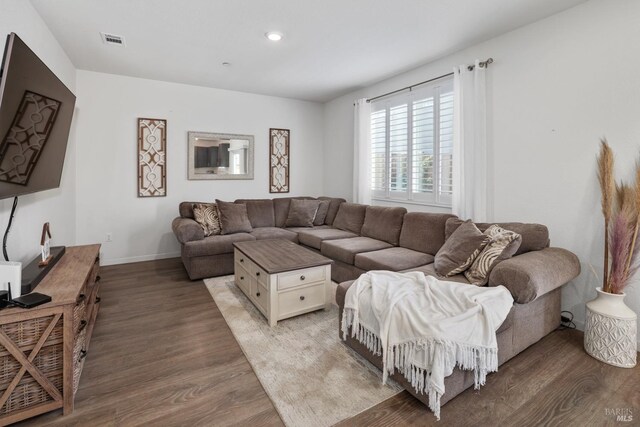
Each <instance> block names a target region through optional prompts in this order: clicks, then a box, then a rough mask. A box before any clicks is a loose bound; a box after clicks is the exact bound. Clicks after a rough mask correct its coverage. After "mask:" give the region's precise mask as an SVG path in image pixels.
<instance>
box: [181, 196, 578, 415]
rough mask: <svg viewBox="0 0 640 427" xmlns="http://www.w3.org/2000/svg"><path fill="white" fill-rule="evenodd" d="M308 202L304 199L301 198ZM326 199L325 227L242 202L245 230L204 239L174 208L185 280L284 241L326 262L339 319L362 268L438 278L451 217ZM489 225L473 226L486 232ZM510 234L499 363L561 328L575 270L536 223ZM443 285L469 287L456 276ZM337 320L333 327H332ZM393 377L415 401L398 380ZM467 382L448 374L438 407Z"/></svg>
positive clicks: (468, 376)
mask: <svg viewBox="0 0 640 427" xmlns="http://www.w3.org/2000/svg"><path fill="white" fill-rule="evenodd" d="M300 198H303V199H311V198H310V197H300ZM319 199H322V200H330V205H329V211H328V213H327V217H326V220H325V223H324V224H322V225H319V226H314V227H312V228H304V227H292V228H285V227H284V225H285V222H286V218H287V214H288V210H289V203H290V201H291V198H279V199H273V200H269V199H263V200H237V201H236V203H245V204H246V205H247V213H248V216H249V220H250V222H251V224H252V226H253V227H254V230H253V231H252V232H251V233H237V234H231V235H225V236H211V237H207V238H205V237H204V234H203V231H202V228H201V227H200V226H199V225H198V224H197V223H196V222H195V221H194V220H193V212H192V210H191V206H192V203H190V202H184V203H181V204H180V217H178V218H176V219H175V220H174V221H173V230H174V233H175V234H176V237H177V238H178V240H179V241H180V243H181V245H182V260H183V262H184V265H185V268H186V269H187V272H188V274H189V277H190V278H191V279H198V278H204V277H211V276H218V275H224V274H231V273H233V242H236V241H243V240H256V239H270V238H284V239H288V240H291V241H293V242H296V243H299V244H300V245H302V246H305V247H307V248H309V249H311V250H314V251H316V252H319V253H322V254H323V255H325V256H327V257H329V258H331V259H332V260H333V261H334V263H333V265H332V269H331V276H332V279H333V280H334V281H336V282H338V283H339V286H338V288H337V291H336V301H337V303H338V305H339V308H340V310H339V312H340V316H342V308H343V305H344V299H345V294H346V292H347V289H348V288H349V286H351V284H352V283H353V280H354V279H356V278H357V277H358V276H360V274H362V273H364V272H366V271H369V270H392V271H401V272H403V271H421V272H423V273H425V274H427V275H432V276H437V274H436V273H435V270H434V267H433V261H434V257H435V255H436V253H437V252H438V250H439V249H440V247H441V246H442V245H443V244H444V242H445V240H446V239H447V238H448V237H449V236H450V235H451V234H452V233H453V232H454V231H455V229H456V228H457V227H458V226H459V225H460V224H461V223H462V221H461V220H460V219H458V218H457V217H456V216H454V215H448V214H435V213H421V212H420V213H419V212H409V213H407V211H406V209H404V208H400V207H397V208H391V207H379V206H365V205H359V204H354V203H347V202H345V200H344V199H338V198H326V197H320V198H319ZM489 225H490V224H477V226H478V228H479V229H480V230H483V231H484V230H485V229H486V228H487V227H488V226H489ZM499 225H500V226H501V227H503V228H505V229H508V230H512V231H515V232H517V233H518V234H520V235H521V236H522V242H521V245H520V247H519V248H518V250H517V251H516V253H515V255H514V256H513V257H512V258H510V259H507V260H504V261H502V262H500V263H499V264H498V265H497V266H496V267H495V268H494V269H493V270H492V271H491V274H490V276H489V286H498V285H503V286H505V287H506V288H507V289H509V291H510V292H511V294H512V295H513V298H514V301H515V303H514V305H513V308H512V309H511V312H510V313H509V315H508V316H507V318H506V320H505V321H504V322H503V324H502V325H501V326H500V328H499V329H498V331H497V338H498V349H499V352H498V357H499V364H502V363H504V362H506V361H507V360H509V359H511V358H512V357H514V356H515V355H517V354H518V353H520V352H522V351H523V350H524V349H525V348H527V347H529V346H530V345H532V344H534V343H535V342H537V341H539V340H540V339H541V338H542V337H544V336H545V335H547V334H548V333H550V332H551V331H553V330H554V329H556V328H557V327H558V326H559V325H560V287H561V286H562V285H564V284H565V283H567V282H569V281H570V280H572V279H574V278H575V277H576V276H577V275H578V274H579V272H580V264H579V262H578V259H577V257H576V256H575V255H574V254H572V253H571V252H569V251H567V250H564V249H560V248H552V247H549V232H548V230H547V227H545V226H544V225H540V224H523V223H513V222H512V223H499ZM446 280H452V281H457V282H461V283H469V282H468V281H467V279H466V278H465V276H464V275H462V274H459V275H456V276H453V277H450V278H447V279H446ZM339 325H340V323H338V325H337V326H338V329H339ZM345 342H346V344H347V345H348V346H350V347H352V348H353V349H354V350H355V351H357V352H358V353H360V354H361V355H362V356H364V357H365V358H367V359H368V360H369V361H370V362H371V363H373V364H374V365H376V366H378V367H380V368H381V367H382V360H381V357H380V356H376V355H374V354H372V353H371V352H369V351H368V350H367V348H366V347H365V346H363V345H362V344H360V343H359V342H357V341H356V340H354V339H352V338H351V337H346V341H345ZM393 378H394V379H395V380H396V381H398V382H399V383H400V384H402V385H403V386H404V387H405V388H406V389H407V390H408V391H409V392H410V393H412V394H414V396H415V397H416V398H418V399H419V400H421V401H423V402H425V403H428V400H427V399H428V397H427V396H425V395H421V394H417V393H415V391H414V390H413V388H412V387H411V385H410V384H408V383H407V381H406V380H405V379H404V377H402V376H401V375H398V374H395V375H394V376H393ZM473 382H474V376H473V373H472V372H470V371H461V370H459V369H456V370H454V373H453V374H452V375H451V376H449V377H447V378H446V380H445V385H446V393H445V394H444V396H443V397H442V400H441V403H442V404H444V403H446V402H447V401H448V400H450V399H452V398H453V397H455V396H456V395H458V394H459V393H461V392H462V391H464V390H465V389H467V388H469V387H470V386H471V385H472V384H473Z"/></svg>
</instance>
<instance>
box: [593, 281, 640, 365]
mask: <svg viewBox="0 0 640 427" xmlns="http://www.w3.org/2000/svg"><path fill="white" fill-rule="evenodd" d="M596 291H597V292H598V296H597V297H596V299H594V300H593V301H589V302H588V303H587V319H586V323H585V326H584V349H585V350H586V351H587V353H589V355H591V356H592V357H595V358H596V359H598V360H600V361H602V362H605V363H608V364H609V365H613V366H619V367H621V368H633V367H634V366H636V358H637V351H636V339H637V338H636V333H637V332H636V331H637V323H636V320H637V318H638V316H637V315H636V313H635V312H634V311H633V310H631V309H630V308H629V307H627V305H626V304H625V303H624V297H625V294H624V293H622V294H610V293H608V292H603V291H602V289H601V288H596Z"/></svg>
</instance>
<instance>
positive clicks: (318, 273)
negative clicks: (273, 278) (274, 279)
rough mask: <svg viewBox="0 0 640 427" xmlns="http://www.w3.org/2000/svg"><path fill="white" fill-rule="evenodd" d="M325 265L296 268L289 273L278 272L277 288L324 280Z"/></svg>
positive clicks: (283, 288)
mask: <svg viewBox="0 0 640 427" xmlns="http://www.w3.org/2000/svg"><path fill="white" fill-rule="evenodd" d="M324 272H325V267H324V266H320V267H313V268H307V269H304V270H297V271H294V272H291V273H280V274H279V275H278V290H279V291H282V290H285V289H289V288H293V287H296V286H302V285H306V284H307V283H313V282H319V281H324V280H325V274H324Z"/></svg>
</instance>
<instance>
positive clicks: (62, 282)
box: [0, 244, 100, 317]
mask: <svg viewBox="0 0 640 427" xmlns="http://www.w3.org/2000/svg"><path fill="white" fill-rule="evenodd" d="M99 254H100V245H99V244H97V245H84V246H67V248H66V250H65V252H64V255H63V256H62V258H61V259H60V261H58V263H57V264H56V265H54V266H53V268H52V269H51V271H49V273H47V275H46V276H45V277H44V278H43V279H42V281H41V282H40V283H38V285H37V286H36V287H35V289H34V290H33V292H39V293H41V294H45V295H49V296H50V297H51V302H48V303H46V304H42V305H39V306H37V307H34V308H31V309H26V308H6V309H4V310H2V311H0V317H2V316H8V315H12V314H17V313H22V312H26V311H28V310H35V309H36V308H38V309H42V308H49V307H55V306H60V305H66V304H75V303H76V300H77V298H78V294H79V293H80V289H81V288H82V285H83V284H84V281H85V279H86V278H87V276H88V275H89V272H90V271H91V269H92V268H93V263H94V261H95V259H96V258H97V257H98V256H99Z"/></svg>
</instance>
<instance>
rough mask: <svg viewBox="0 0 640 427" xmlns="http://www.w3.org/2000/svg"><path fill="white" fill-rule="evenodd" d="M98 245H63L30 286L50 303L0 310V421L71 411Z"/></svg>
mask: <svg viewBox="0 0 640 427" xmlns="http://www.w3.org/2000/svg"><path fill="white" fill-rule="evenodd" d="M99 268H100V245H87V246H72V247H68V248H67V251H66V253H65V254H64V255H63V257H62V259H61V260H60V261H59V262H58V263H57V264H56V265H55V266H54V267H53V268H52V269H51V271H50V272H49V273H48V274H47V276H46V277H45V278H44V279H43V280H42V281H41V282H40V284H38V286H37V287H36V288H35V289H34V291H35V292H39V293H41V294H46V295H49V296H51V302H49V303H46V304H43V305H40V306H38V307H34V308H31V309H22V308H7V309H3V310H1V311H0V425H3V426H4V425H7V424H11V423H14V422H17V421H20V420H24V419H26V418H30V417H33V416H35V415H39V414H42V413H44V412H49V411H52V410H55V409H59V408H63V413H64V414H65V415H66V414H69V413H71V412H72V411H73V398H74V396H75V394H76V391H77V390H78V383H79V381H80V374H81V372H82V367H83V365H84V359H85V356H86V355H87V351H88V349H89V342H90V341H91V334H92V332H93V327H94V324H95V321H96V316H97V315H98V308H99V306H100V304H99V303H100V297H99V290H100V284H99V276H98V270H99Z"/></svg>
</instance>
